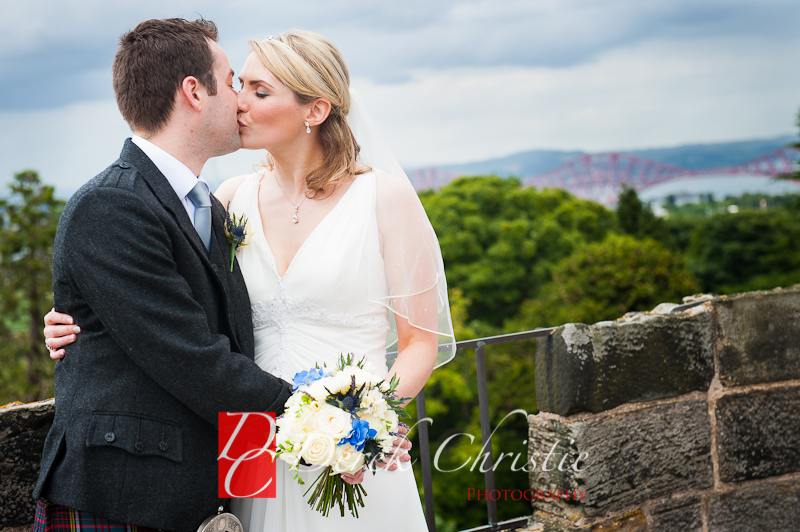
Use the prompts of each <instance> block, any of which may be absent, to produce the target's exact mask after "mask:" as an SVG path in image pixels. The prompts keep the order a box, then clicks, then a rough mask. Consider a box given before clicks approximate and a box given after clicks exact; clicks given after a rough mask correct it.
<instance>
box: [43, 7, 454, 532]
mask: <svg viewBox="0 0 800 532" xmlns="http://www.w3.org/2000/svg"><path fill="white" fill-rule="evenodd" d="M216 41H217V29H216V27H215V25H214V24H213V23H212V22H210V21H206V20H202V19H201V20H197V21H186V20H182V19H167V20H149V21H145V22H142V23H141V24H139V25H138V26H137V27H136V28H134V29H133V30H131V31H130V32H128V33H126V34H125V35H123V36H122V38H121V39H120V45H119V48H118V50H117V54H116V57H115V60H114V67H113V80H114V92H115V96H116V99H117V103H118V105H119V108H120V111H121V113H122V115H123V117H124V118H125V120H126V121H127V122H128V124H129V125H130V126H131V129H132V130H133V133H134V136H133V138H132V139H128V140H126V141H125V144H124V147H123V149H122V153H121V155H120V158H119V159H118V160H117V161H116V162H114V163H113V164H112V165H111V166H109V167H108V168H107V169H106V170H104V171H103V172H102V173H100V174H99V175H98V176H96V177H95V178H93V179H92V180H90V181H89V182H88V183H86V184H85V185H84V186H83V187H82V188H81V189H80V190H79V191H78V192H76V193H75V194H74V195H73V196H72V198H70V200H69V202H68V203H67V206H66V207H65V209H64V213H63V215H62V218H61V221H60V223H59V228H58V233H57V236H56V241H55V245H54V256H53V291H54V311H53V312H51V313H50V314H48V316H47V317H46V319H45V324H46V327H45V336H46V344H47V345H48V349H50V350H51V357H52V358H54V359H60V360H59V362H58V363H57V364H56V368H55V393H56V414H55V419H54V422H53V425H52V428H51V430H50V433H49V434H48V437H47V441H46V443H45V448H44V451H43V454H42V465H41V470H40V475H39V481H38V483H37V485H36V487H35V488H34V492H33V496H34V498H36V499H38V501H37V509H36V521H35V524H34V529H33V530H35V531H45V530H47V531H49V530H78V529H82V528H85V527H92V529H94V530H138V531H147V530H171V531H190V530H195V529H196V528H197V526H198V525H199V524H200V523H201V522H202V521H203V519H204V518H206V517H208V516H209V515H212V514H213V513H214V512H215V511H216V509H217V507H219V506H221V505H226V504H227V502H228V501H225V500H221V499H219V498H218V497H217V451H218V447H217V416H218V413H219V412H245V411H256V412H277V413H278V414H280V413H281V412H282V411H283V405H284V403H285V401H286V400H287V398H288V397H289V396H290V394H291V393H292V385H291V384H289V381H291V380H292V376H293V375H294V373H296V372H298V371H301V370H303V369H308V368H309V367H312V366H314V364H316V363H319V364H323V363H326V362H327V363H331V362H333V361H335V360H336V358H337V357H338V355H339V354H340V353H347V352H352V353H357V354H358V355H359V356H363V357H364V359H365V362H366V364H367V366H368V367H369V369H370V370H371V371H372V372H374V373H377V374H379V375H380V376H393V375H397V376H398V377H399V378H400V386H399V388H398V393H399V395H400V396H402V397H413V396H415V395H416V393H417V392H418V391H419V390H420V389H421V388H422V386H424V384H425V381H426V380H427V379H428V377H429V375H430V373H431V371H432V370H433V368H434V366H435V365H436V364H437V362H439V363H441V362H444V361H446V359H449V357H451V356H452V353H453V349H454V342H453V337H452V325H451V322H450V316H449V309H448V304H447V291H446V284H445V280H444V272H443V265H442V260H441V253H440V251H439V246H438V242H437V241H436V236H435V233H434V232H433V229H432V228H431V227H430V222H429V221H428V219H427V216H426V215H425V212H424V210H423V208H422V205H421V204H420V202H419V199H418V197H417V196H416V193H415V192H414V190H413V188H412V187H411V185H410V183H409V182H408V181H407V178H404V177H402V175H400V174H402V170H401V169H398V168H399V167H398V166H397V165H396V161H393V160H390V159H386V158H385V150H384V151H382V150H381V148H382V146H381V144H380V142H377V141H374V139H371V138H369V136H367V138H366V139H365V140H363V141H362V140H361V139H360V138H359V134H360V131H361V130H369V129H370V128H369V127H360V126H359V125H357V124H356V123H354V122H352V121H351V119H352V118H353V116H356V115H358V116H364V114H363V111H361V112H355V111H356V109H355V102H351V96H350V93H349V74H348V71H347V67H346V66H345V64H344V61H343V60H342V58H341V55H340V54H339V52H338V50H337V49H336V47H335V46H334V45H333V44H332V43H330V41H328V40H327V39H325V38H324V37H322V36H319V35H316V34H313V33H309V32H304V31H300V30H294V31H290V32H286V33H284V34H282V35H281V36H279V37H278V38H272V37H270V38H268V39H264V40H259V41H250V46H251V48H252V52H251V54H250V56H249V57H248V59H247V61H246V63H245V65H244V67H243V69H242V71H241V73H240V76H239V81H240V82H241V92H238V93H237V91H236V90H235V89H234V79H233V75H234V73H233V70H232V69H231V67H230V64H229V62H228V59H227V57H226V55H225V53H224V51H223V50H222V48H221V47H220V46H219V45H218V44H217V42H216ZM357 138H358V140H357ZM359 143H362V144H368V145H369V146H370V150H372V151H371V153H373V154H374V156H373V155H370V156H369V157H365V154H363V153H362V154H361V155H359V152H360V149H361V148H360V146H359ZM240 147H244V148H246V149H266V150H268V160H267V162H266V163H265V165H264V166H263V167H262V168H260V169H259V170H258V171H257V172H256V173H254V174H252V175H249V176H242V177H239V178H233V179H230V180H228V181H226V182H225V183H224V184H223V185H222V186H221V187H220V188H219V189H218V190H217V191H216V193H215V194H211V193H210V190H209V187H208V184H207V183H206V182H205V180H204V179H203V177H202V174H201V170H202V168H203V165H204V164H205V162H206V161H207V160H208V159H209V158H211V157H214V156H219V155H224V154H226V153H230V152H233V151H235V150H237V149H239V148H240ZM367 164H369V166H367ZM392 165H394V166H392ZM387 170H388V171H389V173H387V172H386V171H387ZM227 205H229V206H230V210H231V212H236V213H238V214H239V215H240V216H246V217H247V218H248V219H249V220H250V224H249V227H250V229H249V230H250V232H251V233H252V234H251V235H250V237H251V238H250V244H249V245H248V246H246V247H244V248H241V249H240V250H239V251H237V252H236V257H235V258H232V257H231V246H230V243H229V242H228V240H227V237H226V234H225V228H224V220H225V218H226V207H225V206H227ZM78 326H80V327H79V328H78ZM387 337H388V338H390V341H389V343H392V342H396V344H397V346H396V348H397V350H398V356H397V360H396V361H395V362H394V364H393V365H392V367H391V370H389V368H388V367H387V363H386V358H385V353H386V344H387ZM440 343H442V344H443V346H442V347H440V346H439V344H440ZM395 445H396V449H397V454H396V455H395V458H396V461H407V460H408V459H409V458H408V455H407V453H406V449H407V448H408V447H410V444H409V443H408V441H407V440H405V439H404V438H403V437H398V439H397V440H396V441H395ZM276 466H277V469H278V471H277V488H278V495H277V498H276V499H252V500H250V499H248V500H233V501H232V503H231V506H232V507H233V511H234V513H236V514H237V516H238V517H239V518H240V519H241V520H242V522H243V523H244V524H245V527H246V530H248V531H249V532H268V531H272V530H275V531H283V530H323V529H324V530H345V528H346V529H347V530H348V531H357V530H366V529H367V527H370V528H375V527H378V526H380V527H381V528H382V529H383V530H392V529H393V528H392V527H395V528H394V529H396V530H423V529H425V528H426V526H425V521H424V517H423V514H422V510H421V505H420V502H419V498H418V494H417V490H416V486H415V484H414V479H413V474H412V472H411V471H410V468H408V467H406V468H405V470H403V469H404V468H399V469H398V467H397V463H395V462H394V461H393V462H390V463H388V464H385V469H383V470H379V471H378V472H377V474H375V475H374V476H373V475H367V476H366V477H364V475H363V471H362V472H361V473H359V474H357V475H348V476H347V477H346V480H347V481H348V482H353V483H355V482H363V483H364V485H365V487H367V491H368V493H369V497H368V498H367V500H366V501H365V502H366V508H365V509H364V511H362V512H361V517H360V518H359V519H358V520H354V519H352V518H350V516H347V517H344V518H339V517H338V516H331V517H329V518H324V517H322V516H321V515H319V514H317V513H316V512H314V511H313V510H312V509H311V508H310V507H309V506H308V504H307V503H305V500H304V498H303V491H304V489H302V488H301V487H300V486H297V485H296V484H294V483H293V482H289V481H290V479H291V476H292V475H293V473H294V472H291V474H290V472H289V471H288V468H286V467H284V465H283V464H282V463H281V462H278V464H276ZM304 474H306V473H304V472H302V471H301V476H302V475H304ZM308 474H309V475H313V472H312V473H308ZM311 478H313V477H311ZM397 508H402V509H403V513H404V519H403V520H400V519H387V516H388V515H390V514H389V512H393V511H395V510H396V509H397Z"/></svg>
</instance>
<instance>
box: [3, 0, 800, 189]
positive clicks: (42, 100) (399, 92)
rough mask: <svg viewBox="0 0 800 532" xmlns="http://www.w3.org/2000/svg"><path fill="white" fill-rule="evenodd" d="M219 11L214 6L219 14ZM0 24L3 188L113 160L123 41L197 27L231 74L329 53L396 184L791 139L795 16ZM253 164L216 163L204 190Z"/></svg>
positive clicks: (653, 13) (85, 0) (245, 11)
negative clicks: (536, 155)
mask: <svg viewBox="0 0 800 532" xmlns="http://www.w3.org/2000/svg"><path fill="white" fill-rule="evenodd" d="M223 4H224V5H223ZM2 11H3V16H2V17H1V18H0V184H4V183H7V182H9V181H10V180H11V178H12V176H13V174H14V173H15V172H19V171H21V170H24V169H28V168H32V169H35V170H38V171H39V172H40V175H41V177H42V179H43V180H44V181H45V182H47V183H50V184H55V185H56V186H57V190H58V191H59V192H62V193H66V192H71V191H74V190H75V189H76V188H78V187H79V186H80V185H81V184H82V183H83V182H85V181H87V180H88V179H90V178H91V177H92V176H94V175H95V174H97V173H98V172H100V171H102V169H103V168H105V167H106V166H107V165H109V164H110V163H111V162H113V161H114V160H115V159H116V158H117V156H118V155H119V152H120V149H121V147H122V143H123V141H124V139H125V138H126V137H127V136H129V135H130V130H129V128H128V127H127V125H126V124H125V122H124V121H123V120H122V117H121V116H120V114H119V112H118V110H117V107H116V103H115V101H114V95H113V91H112V89H111V71H110V67H111V62H112V61H113V57H114V53H115V50H116V46H117V42H118V39H119V36H120V35H121V34H123V33H124V32H126V31H127V30H129V29H131V28H133V27H134V26H135V25H136V24H137V23H138V22H139V21H141V20H145V19H149V18H166V17H183V18H187V19H194V18H197V17H198V16H200V15H202V16H203V17H205V18H208V19H211V20H214V21H215V22H216V23H217V25H218V27H219V30H220V44H221V45H222V47H223V48H224V49H225V51H226V52H227V54H228V57H229V59H230V62H231V64H232V65H233V68H234V70H236V71H237V72H238V69H239V68H241V65H242V64H243V63H244V60H245V58H246V57H247V54H248V52H249V47H248V44H247V40H248V39H261V38H264V37H265V36H267V35H278V34H279V33H281V32H282V31H284V30H286V29H290V28H303V29H307V30H311V31H315V32H318V33H321V34H323V35H325V36H327V37H328V38H330V39H331V40H332V41H333V42H334V43H336V45H337V46H338V47H339V48H340V50H341V51H342V53H343V55H344V57H345V59H346V61H347V63H348V67H349V69H350V73H351V78H352V86H353V87H355V88H357V89H358V90H359V91H360V92H361V94H362V96H363V98H364V100H365V102H366V104H367V107H368V109H369V111H370V113H371V114H372V116H373V118H374V119H375V121H376V122H377V124H378V127H379V128H380V130H381V131H382V133H383V135H384V137H385V140H386V142H387V144H388V145H389V146H390V147H391V148H392V149H393V150H394V152H395V154H396V156H397V158H398V159H399V161H400V162H401V164H403V166H404V167H406V168H407V169H413V168H419V167H426V166H434V165H437V164H454V163H464V162H471V161H479V160H484V159H489V158H493V157H501V156H505V155H509V154H512V153H516V152H520V151H525V150H532V149H564V150H575V149H577V150H585V151H592V152H598V151H610V150H625V149H638V148H650V147H667V146H677V145H682V144H690V143H706V142H720V141H729V140H746V139H752V138H769V137H777V136H780V135H787V134H796V133H797V127H796V125H795V122H796V118H797V112H798V110H799V109H800V68H797V66H798V65H799V64H800V27H798V25H797V23H796V21H797V20H800V2H798V1H797V0H747V1H745V0H725V1H723V0H647V1H646V2H642V1H641V0H604V1H602V2H601V1H598V0H594V1H590V0H558V1H556V0H460V1H451V0H437V1H435V2H432V1H430V0H406V1H404V2H376V1H372V2H370V1H366V0H337V1H335V2H334V1H332V0H294V1H292V2H274V1H267V0H260V1H251V0H228V1H227V2H225V3H223V2H219V1H218V0H215V1H211V0H191V1H189V0H138V1H137V2H124V3H123V2H109V1H108V0H79V1H76V0H26V2H4V3H3V6H2ZM262 157H263V152H253V151H240V152H238V153H236V154H232V155H228V156H225V157H221V158H216V159H212V160H211V161H209V163H208V164H207V165H206V167H205V169H204V171H203V173H204V175H205V177H206V178H207V179H208V180H209V181H210V182H212V184H214V183H219V182H221V181H222V180H223V179H225V178H227V177H231V176H234V175H239V174H243V173H249V172H251V171H252V168H253V166H254V165H255V164H257V163H258V161H259V159H261V158H262Z"/></svg>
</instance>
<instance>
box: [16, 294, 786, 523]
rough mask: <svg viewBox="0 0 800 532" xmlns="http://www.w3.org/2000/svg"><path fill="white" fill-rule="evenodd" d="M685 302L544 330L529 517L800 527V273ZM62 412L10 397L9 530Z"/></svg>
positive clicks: (26, 509)
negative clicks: (681, 307) (785, 282)
mask: <svg viewBox="0 0 800 532" xmlns="http://www.w3.org/2000/svg"><path fill="white" fill-rule="evenodd" d="M674 307H676V305H669V304H663V305H659V307H657V308H656V309H655V310H654V312H652V313H632V314H628V315H626V316H624V317H623V318H621V319H619V320H617V321H614V322H602V323H597V324H594V325H583V324H567V325H564V326H562V327H559V328H558V329H557V330H556V331H555V332H554V334H552V335H550V336H549V337H547V338H546V339H540V340H539V343H538V348H537V354H536V395H537V400H538V403H539V404H538V406H539V409H540V413H539V414H537V415H535V416H530V418H529V446H530V451H529V452H530V458H531V459H532V460H533V461H534V462H535V463H536V468H535V469H533V471H532V472H531V473H530V482H531V488H532V489H533V490H535V492H536V493H541V495H542V497H541V498H539V497H538V496H537V497H536V498H537V499H539V500H535V501H534V502H533V509H534V513H533V517H532V519H531V525H530V527H529V530H530V531H531V532H532V531H540V532H575V531H593V532H600V531H602V532H611V531H615V532H762V531H769V532H789V531H791V532H796V531H798V530H800V285H797V286H795V287H793V288H791V289H786V290H782V289H777V290H773V291H770V292H750V293H746V294H739V295H736V296H731V297H724V296H723V297H719V298H714V299H712V300H711V301H709V302H706V303H703V304H702V305H699V306H695V307H692V308H690V309H687V310H685V311H679V312H672V311H673V310H675V308H674ZM53 413H54V403H53V400H49V401H42V402H40V403H32V404H29V405H7V407H5V408H2V409H0V529H1V530H3V532H11V531H15V532H16V531H27V530H29V526H28V524H29V523H30V522H31V519H32V516H33V502H32V501H31V500H30V492H31V490H32V488H33V485H34V483H35V482H36V478H37V475H38V470H39V461H40V453H41V448H42V445H43V444H44V438H45V437H46V435H47V431H48V429H49V426H50V424H51V422H52V418H53ZM548 453H550V455H551V456H550V458H549V459H548V457H547V455H548ZM565 456H566V457H565ZM573 464H574V466H573ZM559 465H564V466H565V467H562V468H561V469H563V470H560V469H559ZM570 466H573V467H570ZM543 469H549V470H548V471H543ZM539 490H541V492H540V491H539ZM576 490H578V491H577V492H576ZM564 493H570V494H572V496H570V497H564V496H563V494H564ZM576 493H580V494H581V495H580V496H579V498H578V500H577V501H576V500H575V497H574V495H575V494H576ZM551 495H552V496H551ZM17 526H19V527H20V528H14V527H17Z"/></svg>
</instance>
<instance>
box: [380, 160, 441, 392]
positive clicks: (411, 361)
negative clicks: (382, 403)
mask: <svg viewBox="0 0 800 532" xmlns="http://www.w3.org/2000/svg"><path fill="white" fill-rule="evenodd" d="M377 179H378V187H377V197H376V217H377V220H378V231H379V234H380V238H381V243H382V252H383V261H384V272H385V274H386V282H387V287H388V289H389V294H388V296H389V297H388V299H387V301H386V303H389V302H391V305H392V309H393V311H394V318H395V323H396V325H397V340H398V343H397V347H398V353H397V360H396V361H395V363H394V365H393V366H392V369H391V371H390V376H394V375H396V376H397V377H399V378H400V384H399V385H398V388H397V394H398V396H399V397H408V398H413V397H415V396H416V395H417V394H418V393H419V392H420V390H422V388H423V387H424V386H425V383H426V382H427V381H428V378H429V377H430V375H431V372H432V371H433V367H434V365H435V364H436V355H437V352H438V344H439V337H438V334H437V333H436V332H434V331H437V330H438V306H439V300H438V291H437V281H438V278H437V272H438V260H437V258H438V255H437V253H436V252H437V251H438V242H437V241H436V235H435V233H434V232H433V229H432V227H431V225H430V222H429V221H428V217H427V215H426V214H425V210H424V209H423V208H422V204H421V203H420V201H419V197H418V196H417V193H416V191H415V190H414V189H413V188H412V187H411V184H410V183H409V182H408V181H407V180H406V179H403V178H399V177H396V176H391V175H387V174H383V175H380V176H378V177H377Z"/></svg>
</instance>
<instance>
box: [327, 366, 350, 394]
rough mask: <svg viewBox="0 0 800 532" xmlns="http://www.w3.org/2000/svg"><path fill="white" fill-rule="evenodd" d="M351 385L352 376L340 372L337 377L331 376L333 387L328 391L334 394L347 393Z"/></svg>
mask: <svg viewBox="0 0 800 532" xmlns="http://www.w3.org/2000/svg"><path fill="white" fill-rule="evenodd" d="M351 384H352V379H351V378H350V374H349V373H347V372H346V371H339V372H338V373H336V375H333V376H331V385H330V386H329V387H328V389H329V390H330V391H331V392H333V393H347V392H348V391H350V385H351Z"/></svg>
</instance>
